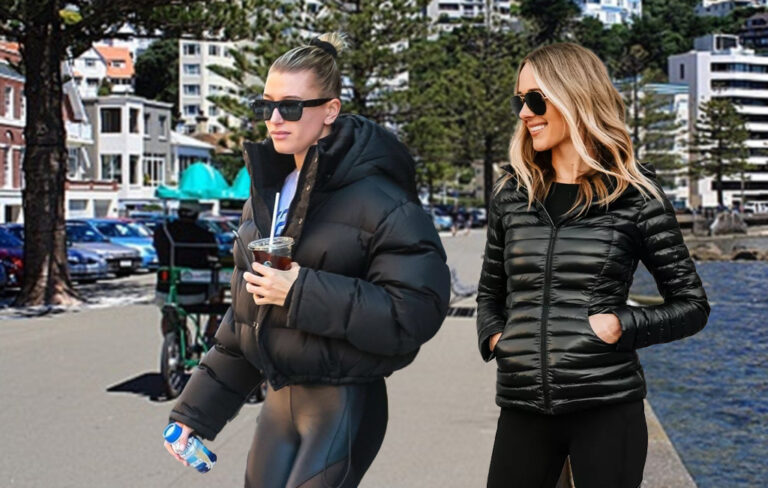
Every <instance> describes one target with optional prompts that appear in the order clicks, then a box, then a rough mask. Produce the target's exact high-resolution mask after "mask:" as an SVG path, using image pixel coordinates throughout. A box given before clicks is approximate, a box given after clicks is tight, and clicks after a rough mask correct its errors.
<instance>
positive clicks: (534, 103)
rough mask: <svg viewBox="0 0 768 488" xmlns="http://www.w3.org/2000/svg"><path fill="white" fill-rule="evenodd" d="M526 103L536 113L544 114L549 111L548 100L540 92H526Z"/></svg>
mask: <svg viewBox="0 0 768 488" xmlns="http://www.w3.org/2000/svg"><path fill="white" fill-rule="evenodd" d="M525 104H526V105H528V108H529V109H531V112H533V113H535V114H536V115H544V114H545V113H546V112H547V102H546V100H544V97H543V96H542V95H541V93H539V92H535V91H532V92H528V93H526V94H525Z"/></svg>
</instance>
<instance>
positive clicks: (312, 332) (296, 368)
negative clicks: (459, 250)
mask: <svg viewBox="0 0 768 488" xmlns="http://www.w3.org/2000/svg"><path fill="white" fill-rule="evenodd" d="M344 45H345V42H344V40H343V37H342V36H341V35H339V34H336V33H332V34H323V35H322V36H320V37H318V38H315V39H312V40H311V41H310V43H309V44H307V45H303V46H299V47H296V48H294V49H292V50H290V51H288V52H286V53H285V54H283V55H282V56H280V57H279V58H278V59H277V60H276V61H275V62H274V63H273V64H272V66H271V68H270V70H269V73H268V74H267V77H266V79H265V84H264V93H263V97H260V98H259V99H257V100H254V101H253V102H252V105H251V106H252V108H253V110H254V115H255V118H256V120H258V121H264V122H265V123H266V126H267V132H268V134H269V138H268V139H267V140H265V141H263V142H259V143H255V142H254V143H246V144H245V160H246V164H247V165H248V168H249V172H250V174H251V176H252V178H253V182H252V185H251V195H250V199H249V200H248V201H247V202H246V204H245V206H244V207H243V215H242V218H241V224H240V230H239V233H240V234H241V235H242V236H243V240H244V242H245V243H246V244H247V243H248V242H249V241H251V240H254V239H256V238H257V237H258V236H268V235H270V229H271V225H272V222H271V220H272V215H273V210H275V209H274V208H273V207H274V206H275V196H276V193H277V192H280V198H279V201H278V202H277V209H276V210H277V222H276V224H277V226H278V228H279V229H281V235H282V236H286V237H291V238H293V239H294V241H295V242H296V243H297V244H296V247H295V249H294V251H293V265H292V267H291V269H290V270H287V271H281V270H277V269H273V268H267V267H266V266H263V265H261V264H259V263H253V264H252V263H250V262H249V261H246V258H245V257H244V256H243V252H244V251H245V250H243V249H239V245H238V244H235V249H234V251H233V252H234V256H235V261H236V268H235V270H234V273H233V277H232V307H231V308H230V310H229V312H228V313H227V314H226V316H225V317H224V320H223V321H222V324H221V326H220V327H219V332H218V333H217V334H216V341H217V344H216V346H215V347H214V348H213V349H211V350H210V351H209V352H208V353H207V354H206V356H205V357H204V358H203V360H202V362H201V365H200V368H198V369H195V371H194V372H193V374H192V377H191V378H190V380H189V383H188V384H187V386H186V387H185V389H184V391H183V392H182V394H181V396H180V397H179V399H178V402H177V403H176V405H174V407H173V410H172V412H171V415H170V419H171V421H175V422H178V423H179V424H181V425H182V428H183V429H184V437H183V439H186V436H188V435H189V433H190V432H192V431H194V432H196V433H197V434H198V435H200V436H202V437H204V438H206V439H213V438H214V437H215V436H216V435H217V434H218V433H219V432H220V431H221V429H222V428H223V427H224V425H225V424H226V423H227V422H228V421H229V420H231V419H232V418H233V417H234V416H235V415H237V413H238V411H239V410H240V407H241V406H242V405H243V402H244V401H245V399H246V398H247V397H248V396H249V393H250V391H251V390H253V389H254V388H255V387H257V385H259V384H260V383H261V381H262V379H263V378H266V379H267V381H268V387H267V396H266V399H265V400H264V405H263V406H262V409H261V413H260V414H259V420H258V425H257V426H256V428H255V430H256V432H255V434H254V436H253V443H252V445H251V449H250V452H249V453H248V456H247V462H246V468H245V469H246V472H245V486H246V487H248V488H286V487H287V488H299V487H301V488H327V487H334V488H351V487H356V486H358V485H359V483H360V480H361V479H362V478H363V475H364V474H365V472H366V471H367V469H368V467H369V466H370V465H371V463H372V462H373V460H374V458H375V457H376V454H377V453H378V451H379V448H380V446H381V444H382V442H383V440H384V434H385V432H386V428H387V419H388V399H387V390H386V384H385V381H384V378H385V377H387V376H389V375H390V374H392V373H393V372H395V371H397V370H399V369H401V368H404V367H405V366H407V365H408V364H410V363H411V362H412V361H413V359H414V357H415V356H416V353H417V352H418V350H419V347H420V346H421V345H422V344H424V343H425V342H426V341H427V340H429V339H430V338H431V337H432V336H433V335H434V334H435V333H436V332H437V330H438V329H439V327H440V325H441V324H442V322H443V319H444V317H445V315H446V313H447V310H448V301H449V298H450V274H449V271H448V267H447V265H446V256H445V251H444V250H443V246H442V244H441V243H440V238H439V236H438V234H437V231H436V230H435V227H434V225H433V224H432V221H431V219H430V217H429V216H428V215H427V214H426V212H424V210H423V209H422V207H421V203H420V202H419V199H418V195H417V192H416V182H415V164H414V161H413V158H412V157H411V156H410V154H409V153H408V151H407V149H406V147H405V146H404V145H403V144H402V143H401V142H400V141H398V140H397V138H396V137H395V136H394V135H393V134H392V133H391V132H389V131H388V130H386V129H384V128H383V127H381V126H379V125H377V124H375V123H373V122H371V121H369V120H367V119H365V118H363V117H360V116H354V115H340V114H339V111H340V109H341V100H340V97H341V86H342V78H341V72H340V70H339V62H338V61H337V56H338V55H339V54H340V53H341V51H342V49H343V48H344ZM166 448H167V449H169V452H171V454H172V455H174V456H176V457H177V459H178V456H177V455H175V454H174V453H173V452H172V450H170V446H169V445H166ZM423 454H424V455H425V456H426V455H428V454H429V453H427V452H425V453H423Z"/></svg>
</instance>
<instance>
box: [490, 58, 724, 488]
mask: <svg viewBox="0 0 768 488" xmlns="http://www.w3.org/2000/svg"><path fill="white" fill-rule="evenodd" d="M512 107H513V113H514V116H518V117H519V118H520V123H519V124H518V127H517V130H516V132H515V134H514V135H513V137H512V141H511V145H510V163H511V164H510V165H509V166H507V167H505V168H504V173H505V174H504V176H503V177H502V178H501V179H500V180H499V182H498V184H497V185H498V186H497V187H496V191H495V193H494V196H493V200H492V201H491V203H490V209H489V224H488V242H487V244H486V250H485V258H484V261H483V268H482V274H481V277H480V285H479V289H478V295H477V302H478V316H477V330H478V339H479V347H480V352H481V354H482V356H483V358H484V359H485V360H486V361H489V360H491V359H493V358H494V357H495V359H496V364H497V368H498V372H497V376H496V378H497V379H496V392H497V394H496V403H497V404H498V405H499V406H500V407H501V414H500V416H499V421H498V427H497V430H496V440H495V443H494V447H493V454H492V456H491V465H490V472H489V475H488V486H489V487H493V488H496V487H498V488H501V487H504V488H506V487H510V486H514V487H516V488H528V487H531V488H533V487H536V488H539V487H554V486H555V484H556V482H557V479H558V477H559V475H560V472H561V470H562V467H563V463H564V461H565V459H566V457H567V456H570V459H571V468H572V471H573V477H574V481H575V484H576V486H577V487H579V488H600V487H605V488H637V487H639V486H640V483H641V481H642V479H643V467H644V465H645V458H646V451H647V446H648V432H647V428H646V423H645V415H644V410H643V398H644V397H645V394H646V385H645V378H644V375H643V370H642V367H641V366H640V362H639V359H638V355H637V352H636V351H637V349H639V348H642V347H647V346H651V345H653V344H659V343H663V342H669V341H674V340H678V339H682V338H684V337H687V336H690V335H693V334H695V333H696V332H698V331H699V330H701V329H702V328H703V327H704V325H705V324H706V322H707V318H708V316H709V309H710V308H709V304H708V302H707V297H706V294H705V292H704V288H703V287H702V283H701V280H700V279H699V276H698V274H697V273H696V268H695V266H694V263H693V261H692V260H691V258H690V256H689V253H688V249H687V248H686V247H685V243H684V242H683V237H682V235H681V233H680V227H679V226H678V223H677V220H676V218H675V212H674V209H673V208H672V205H671V204H670V202H669V200H668V199H667V198H666V196H665V195H664V191H663V190H662V188H661V185H660V184H659V181H658V180H657V179H656V175H655V172H654V170H653V168H652V167H650V166H649V165H647V166H643V165H640V164H638V162H637V161H635V158H634V151H633V148H632V142H631V139H630V136H629V134H628V132H627V128H626V125H625V123H624V103H623V102H622V99H621V96H620V95H619V94H618V92H617V91H616V89H615V88H614V86H613V84H612V83H611V80H610V77H609V76H608V73H607V71H606V69H605V66H604V65H603V63H602V62H601V61H600V59H599V58H598V57H597V56H595V55H594V54H593V53H592V52H591V51H589V50H587V49H584V48H583V47H580V46H578V45H576V44H571V43H561V44H552V45H548V46H545V47H541V48H539V49H536V50H535V51H533V52H532V53H530V54H529V55H528V56H527V57H526V58H525V59H524V60H523V62H522V63H521V65H520V69H519V71H518V79H517V93H515V94H513V96H512ZM639 261H642V262H643V264H644V265H645V267H646V268H648V270H649V271H650V272H651V274H652V275H653V277H654V279H655V280H656V284H657V286H658V288H659V291H660V293H661V295H662V297H663V298H664V303H663V304H661V305H655V306H652V307H635V306H631V305H627V303H626V302H627V296H628V293H629V287H630V285H631V284H632V277H633V275H634V272H635V269H636V268H637V265H638V262H639Z"/></svg>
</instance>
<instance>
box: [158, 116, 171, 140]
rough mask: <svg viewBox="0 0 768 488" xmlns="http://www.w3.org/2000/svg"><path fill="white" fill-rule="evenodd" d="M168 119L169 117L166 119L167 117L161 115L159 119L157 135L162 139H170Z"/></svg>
mask: <svg viewBox="0 0 768 488" xmlns="http://www.w3.org/2000/svg"><path fill="white" fill-rule="evenodd" d="M167 119H168V117H166V116H165V115H159V116H158V117H157V125H158V131H157V134H158V137H159V138H160V139H165V138H166V137H168V128H167V125H168V124H166V120H167Z"/></svg>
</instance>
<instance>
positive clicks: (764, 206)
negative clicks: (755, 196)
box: [744, 202, 768, 213]
mask: <svg viewBox="0 0 768 488" xmlns="http://www.w3.org/2000/svg"><path fill="white" fill-rule="evenodd" d="M744 213H768V202H747V203H746V204H744Z"/></svg>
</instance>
